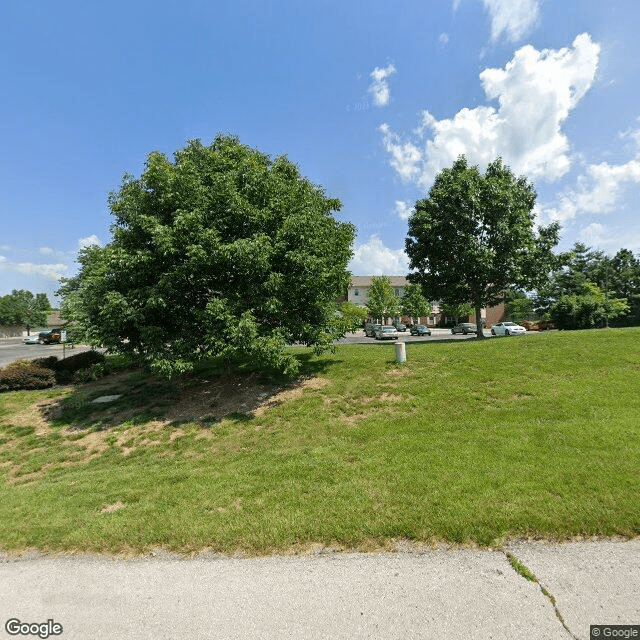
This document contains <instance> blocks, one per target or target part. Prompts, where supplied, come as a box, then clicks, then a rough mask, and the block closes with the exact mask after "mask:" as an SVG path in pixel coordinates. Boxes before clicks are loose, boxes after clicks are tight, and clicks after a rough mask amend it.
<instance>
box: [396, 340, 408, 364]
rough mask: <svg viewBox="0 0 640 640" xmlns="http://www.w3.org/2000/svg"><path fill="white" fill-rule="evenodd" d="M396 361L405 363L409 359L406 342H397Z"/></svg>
mask: <svg viewBox="0 0 640 640" xmlns="http://www.w3.org/2000/svg"><path fill="white" fill-rule="evenodd" d="M395 347H396V362H397V363H398V364H403V363H404V362H406V361H407V352H406V350H405V347H404V342H396V344H395Z"/></svg>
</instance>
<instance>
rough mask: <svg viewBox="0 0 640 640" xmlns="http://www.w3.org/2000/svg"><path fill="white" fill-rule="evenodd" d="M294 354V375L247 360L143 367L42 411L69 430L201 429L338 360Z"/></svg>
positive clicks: (249, 411) (242, 414)
mask: <svg viewBox="0 0 640 640" xmlns="http://www.w3.org/2000/svg"><path fill="white" fill-rule="evenodd" d="M295 357H296V359H297V360H298V362H299V364H300V375H299V376H298V377H296V378H295V379H293V380H291V379H290V378H286V377H283V376H282V375H278V374H277V373H275V372H265V371H256V370H255V368H252V367H251V366H250V365H247V364H244V365H243V364H239V365H237V366H235V367H228V366H224V365H223V363H221V362H219V361H216V360H211V361H206V362H201V363H199V364H198V366H197V367H196V369H195V370H194V371H192V372H190V373H189V374H185V375H183V376H179V377H176V378H175V379H172V380H170V381H167V380H161V379H157V378H155V377H154V376H152V375H150V374H148V373H145V372H144V371H143V370H141V369H136V370H133V371H128V372H120V373H119V374H118V375H114V376H107V377H105V378H102V379H100V380H97V381H94V382H90V383H87V384H83V385H81V386H78V387H77V388H75V389H74V390H73V391H72V392H71V393H70V394H69V395H68V396H66V397H65V398H63V399H62V400H59V401H56V402H54V403H52V404H49V405H46V406H43V407H41V409H40V410H41V413H42V415H43V417H44V418H45V419H46V420H48V421H49V423H50V424H51V426H52V427H58V428H66V429H68V430H70V431H83V430H93V431H104V430H107V429H111V428H114V427H118V426H120V425H122V424H127V425H131V426H135V425H142V424H145V423H147V422H149V421H152V420H166V421H167V422H168V423H169V424H170V425H171V426H174V427H179V426H182V425H184V424H188V423H194V422H195V423H197V424H199V425H200V426H201V427H203V428H210V427H212V426H213V425H215V424H216V423H219V422H220V421H221V420H222V419H223V418H224V419H226V420H229V421H232V422H248V421H250V420H252V419H253V411H255V410H256V409H257V408H258V407H260V406H263V405H267V407H270V408H273V407H275V406H277V405H278V404H279V402H277V401H275V400H274V401H272V400H271V398H272V396H275V395H276V394H278V393H280V392H282V391H285V390H287V389H293V388H296V387H298V386H300V385H301V384H303V383H304V381H305V379H308V378H309V377H314V376H316V375H319V374H322V373H324V372H326V371H327V370H328V369H329V368H330V367H331V366H333V365H335V364H338V363H341V362H342V361H341V360H335V359H330V358H318V357H316V356H314V355H313V354H312V353H297V354H295ZM112 396H113V397H112ZM101 399H102V400H104V402H101V401H100V400H101ZM96 400H98V402H96Z"/></svg>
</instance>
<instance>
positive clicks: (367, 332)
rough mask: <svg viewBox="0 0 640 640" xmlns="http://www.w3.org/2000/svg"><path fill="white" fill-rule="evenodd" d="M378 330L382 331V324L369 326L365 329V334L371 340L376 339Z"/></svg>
mask: <svg viewBox="0 0 640 640" xmlns="http://www.w3.org/2000/svg"><path fill="white" fill-rule="evenodd" d="M378 329H382V325H381V324H371V323H370V324H367V325H365V327H364V334H365V335H366V336H368V337H369V338H375V337H376V331H378Z"/></svg>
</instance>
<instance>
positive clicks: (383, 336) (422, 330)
mask: <svg viewBox="0 0 640 640" xmlns="http://www.w3.org/2000/svg"><path fill="white" fill-rule="evenodd" d="M406 330H407V326H406V325H405V324H404V323H402V322H394V323H393V324H392V325H383V324H373V323H367V324H365V327H364V332H365V335H366V336H368V337H369V338H375V339H376V340H396V339H397V338H398V335H399V333H398V332H400V331H402V332H404V331H406ZM526 332H527V330H526V329H525V328H524V327H522V326H520V325H519V324H516V323H515V322H498V323H497V324H494V325H493V326H492V327H491V335H494V336H521V335H524V334H525V333H526ZM409 333H410V334H411V335H412V336H430V335H431V329H429V327H427V326H425V325H423V324H414V325H411V326H410V327H409ZM451 333H452V334H453V335H456V334H457V333H461V334H463V335H465V336H466V335H468V334H470V333H478V327H477V326H476V325H475V324H473V322H461V323H459V324H457V325H455V326H454V327H451Z"/></svg>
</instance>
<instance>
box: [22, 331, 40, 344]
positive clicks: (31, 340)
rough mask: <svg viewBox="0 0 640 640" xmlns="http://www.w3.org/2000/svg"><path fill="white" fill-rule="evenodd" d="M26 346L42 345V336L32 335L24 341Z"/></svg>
mask: <svg viewBox="0 0 640 640" xmlns="http://www.w3.org/2000/svg"><path fill="white" fill-rule="evenodd" d="M22 342H24V343H25V344H41V342H40V335H39V334H38V333H32V334H31V335H30V336H27V337H26V338H23V339H22Z"/></svg>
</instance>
